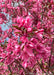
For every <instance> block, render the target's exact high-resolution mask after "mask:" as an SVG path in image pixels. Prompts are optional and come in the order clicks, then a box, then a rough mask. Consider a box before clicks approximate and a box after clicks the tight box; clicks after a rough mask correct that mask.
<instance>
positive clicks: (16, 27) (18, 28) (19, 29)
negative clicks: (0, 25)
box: [13, 26, 21, 30]
mask: <svg viewBox="0 0 54 75" xmlns="http://www.w3.org/2000/svg"><path fill="white" fill-rule="evenodd" d="M13 27H15V28H16V29H19V30H21V28H19V27H18V26H13Z"/></svg>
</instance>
